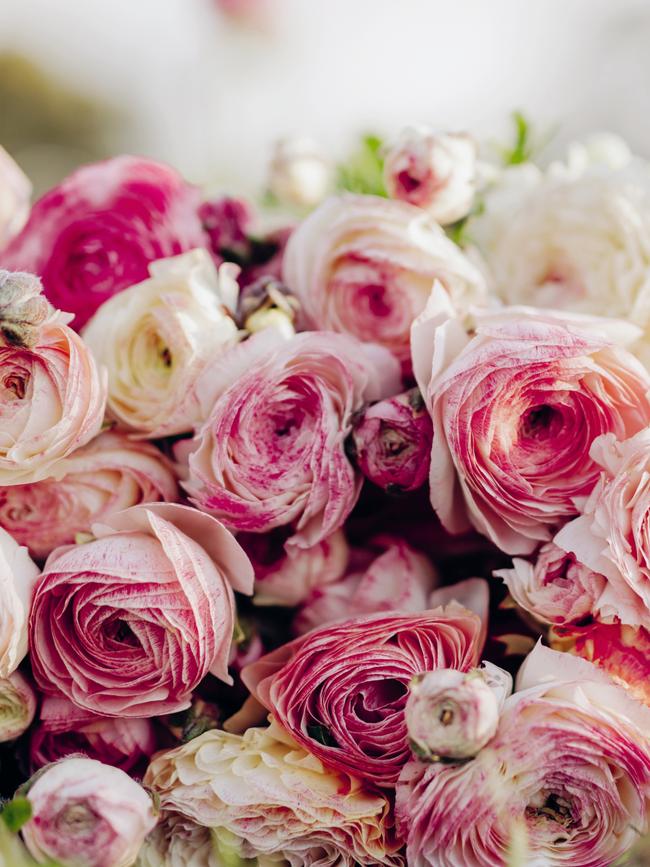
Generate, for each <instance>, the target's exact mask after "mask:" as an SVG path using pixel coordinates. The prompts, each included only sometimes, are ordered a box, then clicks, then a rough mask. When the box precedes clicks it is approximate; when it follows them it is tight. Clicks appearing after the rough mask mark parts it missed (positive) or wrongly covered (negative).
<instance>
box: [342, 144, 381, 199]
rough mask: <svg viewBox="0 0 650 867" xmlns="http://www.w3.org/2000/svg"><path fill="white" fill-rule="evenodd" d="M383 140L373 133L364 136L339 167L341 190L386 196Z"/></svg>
mask: <svg viewBox="0 0 650 867" xmlns="http://www.w3.org/2000/svg"><path fill="white" fill-rule="evenodd" d="M383 147H384V143H383V140H382V139H381V138H380V137H379V136H378V135H374V134H373V133H369V134H368V135H365V136H363V138H362V139H361V141H360V143H359V146H358V148H357V149H356V150H355V151H354V152H353V153H352V154H351V155H350V157H349V158H348V159H347V160H346V162H344V163H342V164H341V165H339V166H338V168H337V172H336V174H337V177H336V186H337V188H338V189H339V190H347V191H348V192H351V193H362V194H364V195H371V196H383V197H384V198H385V197H386V195H387V193H386V187H385V185H384V158H383V155H382V151H383Z"/></svg>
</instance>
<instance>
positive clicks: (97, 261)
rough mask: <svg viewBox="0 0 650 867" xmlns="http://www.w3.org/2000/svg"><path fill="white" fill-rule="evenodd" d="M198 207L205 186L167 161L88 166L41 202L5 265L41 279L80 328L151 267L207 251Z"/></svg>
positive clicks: (3, 258)
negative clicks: (198, 249) (188, 178)
mask: <svg viewBox="0 0 650 867" xmlns="http://www.w3.org/2000/svg"><path fill="white" fill-rule="evenodd" d="M199 205H200V192H199V190H198V188H196V187H193V186H191V185H190V184H187V183H186V182H185V181H184V180H183V178H181V176H180V175H179V174H177V172H176V171H174V169H172V168H170V167H169V166H166V165H164V164H163V163H157V162H154V161H153V160H147V159H143V158H141V157H133V156H119V157H115V158H113V159H109V160H105V161H103V162H99V163H93V164H92V165H87V166H83V167H82V168H80V169H77V171H75V172H73V173H72V174H71V175H70V176H69V177H67V178H66V179H65V180H64V181H62V182H61V183H60V184H58V185H57V186H56V187H54V188H53V189H52V190H50V191H49V192H48V193H46V194H45V195H44V196H43V197H42V198H41V199H39V200H38V201H37V202H36V204H35V205H34V206H33V208H32V210H31V212H30V215H29V219H28V221H27V223H26V225H25V227H24V228H23V230H22V231H21V233H20V234H19V235H17V236H16V237H15V238H14V239H13V240H12V241H11V242H10V244H9V245H8V246H7V248H6V249H5V250H3V251H2V253H1V254H0V265H2V267H4V268H8V269H10V270H14V271H31V272H33V273H34V274H38V275H39V277H42V279H43V286H44V287H45V294H46V296H47V297H48V299H49V300H50V301H51V302H52V304H54V306H55V307H58V308H59V309H61V310H67V311H68V312H70V313H72V314H74V327H75V329H77V330H78V329H81V328H82V327H83V326H84V325H85V324H86V322H87V320H88V319H90V317H91V316H92V315H93V313H94V312H95V310H97V308H98V307H99V306H100V304H102V303H103V302H104V301H106V300H108V299H109V298H111V297H112V296H113V295H115V294H116V293H117V292H121V291H122V289H126V288H127V287H128V286H133V285H134V284H135V283H139V282H140V281H141V280H145V279H146V278H147V266H148V265H149V263H150V262H153V261H155V260H156V259H164V258H166V257H167V256H176V255H178V253H183V252H185V251H186V250H192V249H194V248H195V247H207V246H208V244H209V239H208V236H207V234H206V233H205V232H204V230H203V226H202V224H201V220H200V219H199V216H198V213H197V209H198V207H199Z"/></svg>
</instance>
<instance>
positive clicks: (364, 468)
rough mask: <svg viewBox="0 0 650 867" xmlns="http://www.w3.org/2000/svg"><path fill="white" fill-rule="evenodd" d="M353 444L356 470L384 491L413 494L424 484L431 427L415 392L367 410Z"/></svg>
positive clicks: (358, 423) (425, 411)
mask: <svg viewBox="0 0 650 867" xmlns="http://www.w3.org/2000/svg"><path fill="white" fill-rule="evenodd" d="M352 440H353V443H354V457H355V461H356V464H357V466H358V467H359V469H360V470H361V472H362V473H363V474H364V476H365V477H366V478H367V479H370V481H371V482H374V483H375V484H376V485H379V487H380V488H383V489H384V490H385V491H389V492H391V493H398V492H405V491H414V490H416V489H417V488H420V487H421V486H422V485H423V484H424V483H425V482H426V480H427V478H428V476H429V464H430V461H431V442H432V440H433V426H432V424H431V417H430V416H429V413H428V412H427V410H426V407H425V405H424V401H423V400H422V395H421V394H420V392H419V390H418V389H417V388H412V389H410V391H406V392H404V393H403V394H398V395H397V396H396V397H391V398H387V399H386V400H380V401H379V403H375V404H373V405H372V406H370V407H368V409H366V410H365V412H364V413H363V415H362V416H361V418H360V419H359V420H358V421H357V423H356V424H355V426H354V431H353V433H352Z"/></svg>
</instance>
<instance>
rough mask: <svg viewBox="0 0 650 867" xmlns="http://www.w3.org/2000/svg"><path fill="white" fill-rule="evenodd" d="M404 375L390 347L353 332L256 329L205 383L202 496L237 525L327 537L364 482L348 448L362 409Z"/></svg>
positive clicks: (305, 543) (199, 470)
mask: <svg viewBox="0 0 650 867" xmlns="http://www.w3.org/2000/svg"><path fill="white" fill-rule="evenodd" d="M399 379H400V377H399V369H398V365H397V362H396V361H395V359H394V358H393V357H392V356H391V355H390V353H388V352H387V351H386V350H385V349H383V348H382V347H380V346H375V345H372V344H363V343H360V342H359V341H357V340H355V339H354V338H353V337H349V336H348V335H344V334H334V333H331V332H309V333H305V334H297V335H295V336H294V337H292V338H286V337H284V336H282V335H281V334H280V333H279V332H277V331H276V330H275V329H268V330H265V331H261V332H259V333H258V334H254V335H253V336H252V337H250V338H249V339H248V340H246V341H244V342H243V343H241V344H239V345H238V346H236V347H235V348H234V349H232V350H230V352H228V353H227V354H226V356H225V357H224V358H223V360H222V361H221V360H220V362H219V363H218V364H217V365H215V366H214V367H212V366H210V367H208V369H207V370H206V373H205V375H204V377H203V378H202V381H201V382H200V383H199V385H198V389H199V391H200V392H202V400H203V401H204V403H205V406H206V410H207V413H208V414H207V420H206V422H205V424H204V425H203V427H202V428H201V429H200V430H199V431H198V432H197V434H196V436H195V438H194V440H193V441H192V443H191V444H190V454H189V476H188V480H187V481H186V482H185V483H184V486H185V488H186V490H187V492H188V493H189V495H190V498H191V500H192V502H193V503H194V505H196V506H197V507H198V508H199V509H202V510H203V511H206V512H208V513H210V514H212V515H214V516H215V517H217V518H219V519H220V520H221V521H223V522H224V524H225V525H226V526H227V527H229V528H230V529H232V530H234V531H250V532H255V533H264V532H267V531H268V530H272V529H273V528H275V527H284V526H288V525H291V526H292V527H293V529H294V532H293V535H292V536H291V537H290V541H289V544H292V545H297V546H298V547H300V548H309V547H312V546H313V545H316V544H318V543H319V542H321V541H322V540H323V539H325V538H327V537H328V536H330V535H331V534H332V533H334V532H335V531H336V530H338V529H339V528H340V527H341V526H342V524H343V522H344V521H345V519H346V518H347V516H348V515H349V513H350V512H351V510H352V508H353V506H354V504H355V503H356V501H357V498H358V496H359V492H360V489H361V479H360V477H359V476H358V475H357V474H356V473H355V471H354V467H353V466H352V464H351V463H350V460H349V458H348V456H347V454H346V450H345V441H346V438H347V436H348V435H349V433H350V431H351V429H352V423H353V417H354V414H355V413H356V412H357V411H358V410H359V409H361V408H362V407H363V405H364V404H365V403H366V402H367V401H371V400H380V399H381V398H383V397H386V396H387V395H388V394H391V393H394V392H395V391H397V390H398V389H399ZM215 395H217V396H216V400H215V399H214V396H215Z"/></svg>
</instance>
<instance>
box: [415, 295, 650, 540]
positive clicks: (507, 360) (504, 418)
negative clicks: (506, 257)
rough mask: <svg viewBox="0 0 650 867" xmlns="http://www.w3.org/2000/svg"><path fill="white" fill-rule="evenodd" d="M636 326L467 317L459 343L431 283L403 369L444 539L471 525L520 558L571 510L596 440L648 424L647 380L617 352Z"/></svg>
mask: <svg viewBox="0 0 650 867" xmlns="http://www.w3.org/2000/svg"><path fill="white" fill-rule="evenodd" d="M635 334H636V329H635V328H634V327H633V326H628V325H626V324H625V323H622V322H614V321H610V320H606V319H598V318H596V317H587V316H579V315H577V314H564V313H556V312H553V311H539V310H535V309H533V308H529V307H512V308H506V309H502V310H496V311H493V312H489V313H488V312H482V313H478V312H477V315H476V328H475V332H474V336H473V337H471V338H470V337H469V336H468V335H467V334H466V332H465V329H464V328H463V327H462V325H461V324H460V322H459V321H458V319H456V318H455V316H454V312H453V310H452V309H451V308H450V306H449V303H448V299H447V298H446V296H445V294H444V292H443V291H442V289H441V288H440V287H439V286H436V287H434V290H433V292H432V296H431V299H430V302H429V305H428V308H427V311H426V312H425V314H423V316H422V317H420V319H419V320H418V322H417V323H415V325H414V326H413V334H412V349H413V366H414V370H415V373H416V377H417V379H418V383H419V385H420V390H421V391H422V394H423V395H424V398H425V401H426V403H427V406H428V408H429V411H430V412H431V415H432V418H433V430H434V436H433V451H432V455H431V474H430V489H431V502H432V504H433V507H434V509H435V510H436V512H437V513H438V516H439V517H440V520H441V521H442V523H443V524H444V526H445V528H446V529H447V530H449V531H450V532H453V533H458V532H463V531H464V530H467V529H468V528H469V527H470V526H474V527H475V528H476V529H477V530H479V532H481V533H484V534H485V535H486V536H488V537H489V538H490V539H491V540H492V541H493V542H494V543H495V544H496V545H498V546H499V548H501V550H502V551H505V552H507V553H508V554H529V553H531V552H532V551H533V550H534V549H535V548H536V547H537V546H538V544H539V543H540V542H545V541H548V540H549V539H550V538H551V535H552V532H553V531H554V530H555V529H556V528H557V527H558V526H559V525H560V524H562V523H563V522H564V521H566V520H567V519H568V518H571V517H572V516H573V515H575V514H576V513H577V512H578V509H577V507H576V498H577V497H581V496H584V495H586V494H588V493H589V492H590V491H591V489H592V488H593V486H594V485H595V483H596V482H597V480H598V476H599V468H598V466H597V465H596V463H595V462H594V460H593V459H592V458H590V456H589V449H590V447H591V444H592V442H593V440H594V439H595V438H596V437H597V436H598V435H599V434H602V433H608V432H613V433H615V434H616V435H617V436H619V437H623V438H624V437H626V436H630V435H632V434H634V433H636V432H637V431H639V430H641V429H642V428H644V427H646V425H647V424H648V423H649V422H650V400H649V398H648V390H649V389H650V376H649V375H648V373H647V371H646V370H645V368H644V367H643V366H642V365H641V364H640V363H639V362H638V361H637V359H635V358H634V357H633V356H632V355H631V354H630V353H629V352H627V351H626V350H625V349H623V348H621V347H620V346H619V345H617V343H618V342H624V341H625V340H629V339H633V337H634V336H635Z"/></svg>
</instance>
